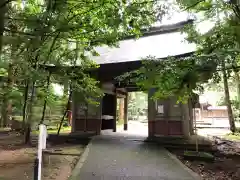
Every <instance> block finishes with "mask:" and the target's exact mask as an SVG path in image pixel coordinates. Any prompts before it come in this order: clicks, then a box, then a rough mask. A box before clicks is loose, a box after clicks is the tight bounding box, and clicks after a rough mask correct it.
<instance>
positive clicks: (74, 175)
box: [68, 139, 92, 180]
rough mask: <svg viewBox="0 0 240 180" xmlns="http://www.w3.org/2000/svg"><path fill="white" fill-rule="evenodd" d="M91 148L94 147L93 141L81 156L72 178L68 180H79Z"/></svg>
mask: <svg viewBox="0 0 240 180" xmlns="http://www.w3.org/2000/svg"><path fill="white" fill-rule="evenodd" d="M91 146H92V139H91V140H90V141H89V143H88V145H87V146H86V147H85V148H84V151H83V153H82V155H81V156H80V158H79V160H78V162H77V164H76V166H75V167H74V168H73V170H72V172H71V176H70V177H69V178H68V180H77V179H78V176H79V174H80V170H81V168H82V166H83V164H84V162H85V161H86V159H87V157H88V153H89V149H90V147H91Z"/></svg>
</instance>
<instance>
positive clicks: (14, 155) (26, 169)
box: [0, 133, 84, 180]
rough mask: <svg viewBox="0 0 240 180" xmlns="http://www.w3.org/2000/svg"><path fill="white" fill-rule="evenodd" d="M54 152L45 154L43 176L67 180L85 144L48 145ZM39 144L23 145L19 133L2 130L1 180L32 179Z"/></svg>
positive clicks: (46, 178) (0, 139) (50, 178)
mask: <svg viewBox="0 0 240 180" xmlns="http://www.w3.org/2000/svg"><path fill="white" fill-rule="evenodd" d="M47 146H48V149H49V151H50V152H51V154H48V155H45V162H44V165H43V178H42V179H43V180H55V179H56V180H67V179H68V177H69V176H70V174H71V171H72V169H73V167H74V166H75V165H76V163H77V160H78V159H79V157H80V155H81V153H82V152H83V148H84V146H80V145H71V144H61V145H54V146H51V145H49V144H48V145H47ZM36 152H37V149H36V147H29V146H25V145H22V137H21V136H20V135H17V134H16V133H10V134H0V180H28V179H29V180H32V179H33V170H34V159H35V158H36Z"/></svg>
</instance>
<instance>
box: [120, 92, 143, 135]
mask: <svg viewBox="0 0 240 180" xmlns="http://www.w3.org/2000/svg"><path fill="white" fill-rule="evenodd" d="M125 107H127V111H126V110H125ZM125 113H127V114H126V115H125ZM117 132H120V133H124V134H126V135H127V134H129V135H137V136H145V137H147V136H148V94H147V93H144V92H129V93H128V97H127V106H126V105H124V98H117Z"/></svg>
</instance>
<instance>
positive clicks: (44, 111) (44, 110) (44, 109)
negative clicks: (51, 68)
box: [40, 73, 51, 124]
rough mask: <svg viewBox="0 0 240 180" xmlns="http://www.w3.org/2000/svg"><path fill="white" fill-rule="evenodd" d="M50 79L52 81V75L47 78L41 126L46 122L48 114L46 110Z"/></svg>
mask: <svg viewBox="0 0 240 180" xmlns="http://www.w3.org/2000/svg"><path fill="white" fill-rule="evenodd" d="M50 79H51V73H49V75H48V78H47V87H46V97H45V100H44V104H43V111H42V118H41V121H40V124H42V123H43V122H44V118H45V113H46V108H47V98H48V95H49V86H50Z"/></svg>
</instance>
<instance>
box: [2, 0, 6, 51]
mask: <svg viewBox="0 0 240 180" xmlns="http://www.w3.org/2000/svg"><path fill="white" fill-rule="evenodd" d="M5 3H6V0H1V2H0V55H1V52H2V45H3V32H4V16H5V13H6V12H7V7H6V5H5Z"/></svg>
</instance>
